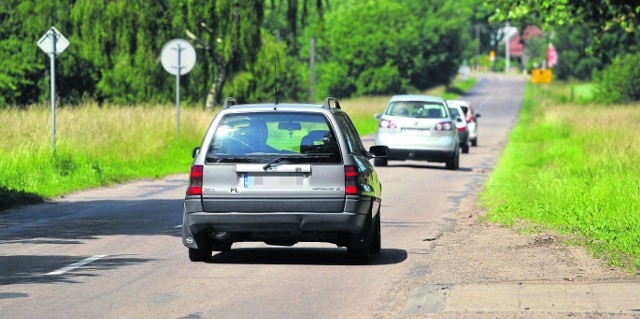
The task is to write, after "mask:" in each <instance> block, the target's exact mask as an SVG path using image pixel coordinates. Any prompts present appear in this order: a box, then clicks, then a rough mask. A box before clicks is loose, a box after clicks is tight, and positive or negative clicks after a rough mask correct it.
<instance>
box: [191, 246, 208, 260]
mask: <svg viewBox="0 0 640 319" xmlns="http://www.w3.org/2000/svg"><path fill="white" fill-rule="evenodd" d="M209 259H211V248H189V260H191V261H207V260H209Z"/></svg>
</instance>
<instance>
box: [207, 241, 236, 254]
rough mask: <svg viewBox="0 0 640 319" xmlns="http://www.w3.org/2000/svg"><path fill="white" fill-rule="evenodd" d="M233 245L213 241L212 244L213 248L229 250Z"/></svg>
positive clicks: (223, 250)
mask: <svg viewBox="0 0 640 319" xmlns="http://www.w3.org/2000/svg"><path fill="white" fill-rule="evenodd" d="M231 245H232V243H213V244H212V245H211V250H212V251H222V252H227V251H230V250H231Z"/></svg>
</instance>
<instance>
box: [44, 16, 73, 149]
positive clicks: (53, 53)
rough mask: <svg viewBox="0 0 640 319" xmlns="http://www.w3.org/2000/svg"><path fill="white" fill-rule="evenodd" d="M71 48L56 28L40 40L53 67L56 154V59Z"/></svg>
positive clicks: (53, 130)
mask: <svg viewBox="0 0 640 319" xmlns="http://www.w3.org/2000/svg"><path fill="white" fill-rule="evenodd" d="M68 46H69V41H68V40H67V38H65V37H64V35H62V33H60V31H58V29H56V28H55V27H51V29H49V31H47V33H45V34H44V35H43V36H42V37H41V38H40V40H38V47H40V49H42V51H44V53H46V54H47V55H49V58H50V63H49V64H50V67H51V71H50V74H51V148H52V150H53V153H54V154H55V153H56V62H55V61H56V57H57V56H58V54H60V53H62V51H64V50H65V49H66V48H67V47H68Z"/></svg>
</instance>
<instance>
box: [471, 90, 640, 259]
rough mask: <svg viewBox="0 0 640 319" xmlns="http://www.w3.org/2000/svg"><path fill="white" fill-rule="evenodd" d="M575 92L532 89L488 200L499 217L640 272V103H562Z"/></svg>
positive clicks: (490, 214)
mask: <svg viewBox="0 0 640 319" xmlns="http://www.w3.org/2000/svg"><path fill="white" fill-rule="evenodd" d="M586 87H588V86H586ZM567 88H568V85H562V84H556V85H555V87H544V86H542V87H541V86H533V85H529V86H528V87H527V92H526V97H525V101H524V104H523V108H522V111H521V115H520V122H519V124H518V125H517V126H516V127H515V128H514V130H513V131H512V133H511V135H510V137H509V143H508V144H507V146H506V148H505V151H504V155H503V157H502V158H501V160H500V162H499V164H498V166H497V167H496V169H495V171H494V173H493V174H492V176H491V177H490V179H489V180H488V182H487V184H486V185H485V190H484V191H483V193H482V194H481V202H482V204H483V205H484V206H485V207H487V208H488V209H489V212H488V218H490V219H491V220H494V221H499V222H501V223H504V224H506V225H511V226H514V227H516V226H517V227H520V226H522V225H525V226H526V225H530V224H531V223H533V224H537V225H542V226H543V227H547V228H550V229H553V230H556V231H558V232H560V233H563V234H567V235H571V236H577V238H579V240H577V241H578V242H580V243H581V244H584V245H586V246H587V247H589V248H590V249H591V251H592V252H593V253H594V254H595V255H596V256H601V255H604V256H606V258H607V259H608V261H609V262H610V264H612V265H618V266H623V267H629V268H631V269H636V270H639V269H640V214H639V212H640V165H638V163H640V134H637V132H636V130H635V129H634V128H635V127H638V123H640V122H639V121H640V104H636V105H627V106H605V105H589V104H568V103H564V104H563V103H558V99H557V96H558V95H557V92H558V90H562V89H567ZM552 90H553V92H551V91H552ZM545 97H546V98H545ZM574 241H575V240H574Z"/></svg>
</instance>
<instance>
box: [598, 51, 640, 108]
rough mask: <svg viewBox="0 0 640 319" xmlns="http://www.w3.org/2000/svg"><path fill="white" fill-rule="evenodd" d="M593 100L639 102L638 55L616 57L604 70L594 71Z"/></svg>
mask: <svg viewBox="0 0 640 319" xmlns="http://www.w3.org/2000/svg"><path fill="white" fill-rule="evenodd" d="M593 80H594V83H595V96H594V98H595V100H597V101H599V102H604V103H628V102H632V101H639V100H640V53H635V54H625V55H623V56H617V57H616V58H615V59H614V60H613V62H612V63H611V65H609V66H608V67H606V68H605V69H604V70H602V71H600V72H598V71H594V73H593Z"/></svg>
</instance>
